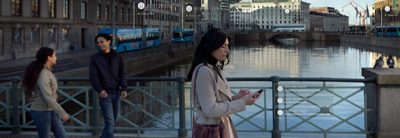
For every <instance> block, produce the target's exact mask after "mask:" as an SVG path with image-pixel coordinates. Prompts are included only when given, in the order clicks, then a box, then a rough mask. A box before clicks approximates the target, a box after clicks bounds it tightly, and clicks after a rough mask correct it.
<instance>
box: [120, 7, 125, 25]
mask: <svg viewBox="0 0 400 138" xmlns="http://www.w3.org/2000/svg"><path fill="white" fill-rule="evenodd" d="M120 11H121V14H120V15H121V22H124V21H125V9H124V8H121V10H120Z"/></svg>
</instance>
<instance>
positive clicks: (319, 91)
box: [0, 76, 374, 138]
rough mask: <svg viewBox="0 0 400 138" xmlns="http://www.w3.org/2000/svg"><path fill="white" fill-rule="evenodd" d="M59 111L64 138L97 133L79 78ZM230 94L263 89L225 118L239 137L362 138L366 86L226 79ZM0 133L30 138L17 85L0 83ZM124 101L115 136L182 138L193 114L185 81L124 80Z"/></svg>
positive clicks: (92, 95) (92, 104) (88, 94)
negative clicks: (344, 137)
mask: <svg viewBox="0 0 400 138" xmlns="http://www.w3.org/2000/svg"><path fill="white" fill-rule="evenodd" d="M58 81H59V90H58V95H59V103H60V104H61V105H62V106H63V107H64V109H66V111H67V112H68V113H69V114H71V121H70V122H67V123H65V126H66V129H67V132H76V133H89V134H92V135H98V134H99V132H100V129H101V128H102V126H103V121H102V120H103V119H102V118H101V117H102V116H101V115H100V114H101V113H100V108H99V105H98V100H99V99H98V95H97V93H96V92H94V91H93V90H92V88H91V86H90V84H89V82H88V79H84V78H70V79H68V78H60V79H59V80H58ZM228 81H230V82H229V83H230V85H231V88H232V92H233V93H236V92H237V91H238V90H239V89H240V88H248V89H250V90H252V91H256V90H258V89H263V90H264V93H263V95H262V96H261V97H260V98H259V100H258V101H257V103H256V104H255V105H252V106H247V109H246V111H244V112H240V113H237V114H234V115H232V119H233V120H234V121H233V122H234V124H235V126H236V129H237V131H238V133H239V135H240V134H247V133H254V134H257V135H258V136H263V137H266V136H271V137H273V138H280V137H282V136H284V137H285V135H288V134H292V133H295V135H296V136H300V135H304V137H310V135H313V134H318V135H321V136H320V137H324V138H326V137H328V136H329V135H335V134H359V135H365V134H368V133H370V132H368V131H366V129H365V128H366V125H367V123H366V121H367V119H368V117H367V114H366V112H371V111H369V110H368V109H367V108H366V101H365V100H366V98H364V97H365V96H366V95H367V93H365V91H364V83H366V82H373V81H374V80H367V79H340V78H337V79H333V78H281V77H277V76H273V77H265V78H261V77H257V78H228ZM0 82H1V84H0V99H1V100H0V131H6V132H11V133H12V134H17V133H20V132H21V131H34V128H35V127H34V123H33V121H32V119H31V118H30V115H29V112H28V110H29V108H28V107H29V105H30V101H29V99H28V98H27V97H25V94H24V93H23V92H22V90H21V88H20V84H19V82H20V79H19V78H14V79H0ZM128 85H129V87H128V96H127V98H123V99H122V100H121V110H120V116H119V119H118V123H117V127H116V128H115V132H116V133H117V134H121V135H123V134H129V135H130V136H152V137H187V136H188V132H190V130H191V124H192V123H191V115H192V114H193V109H192V107H191V101H190V98H188V97H190V86H189V85H190V83H186V85H185V81H184V78H129V79H128Z"/></svg>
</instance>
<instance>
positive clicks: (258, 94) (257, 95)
mask: <svg viewBox="0 0 400 138" xmlns="http://www.w3.org/2000/svg"><path fill="white" fill-rule="evenodd" d="M263 91H264V90H263V89H260V90H258V91H257V92H256V93H254V94H253V97H254V98H258V97H259V96H260V95H261V93H262V92H263Z"/></svg>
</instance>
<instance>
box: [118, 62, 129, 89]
mask: <svg viewBox="0 0 400 138" xmlns="http://www.w3.org/2000/svg"><path fill="white" fill-rule="evenodd" d="M118 58H119V71H118V76H119V77H118V78H120V79H119V85H120V86H121V88H122V90H123V91H126V90H127V84H126V70H125V65H124V59H123V57H122V55H119V57H118Z"/></svg>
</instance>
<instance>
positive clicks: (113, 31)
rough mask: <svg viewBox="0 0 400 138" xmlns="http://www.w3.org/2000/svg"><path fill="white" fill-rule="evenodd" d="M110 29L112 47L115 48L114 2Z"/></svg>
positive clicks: (113, 3) (113, 2)
mask: <svg viewBox="0 0 400 138" xmlns="http://www.w3.org/2000/svg"><path fill="white" fill-rule="evenodd" d="M111 6H112V9H111V10H112V14H111V28H112V46H113V47H115V37H116V36H115V10H116V9H115V0H113V1H112V4H111Z"/></svg>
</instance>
